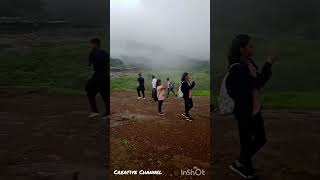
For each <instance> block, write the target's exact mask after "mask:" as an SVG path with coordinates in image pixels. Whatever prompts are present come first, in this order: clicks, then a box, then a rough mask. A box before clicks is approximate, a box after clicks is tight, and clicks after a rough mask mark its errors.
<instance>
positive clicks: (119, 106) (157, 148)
mask: <svg viewBox="0 0 320 180" xmlns="http://www.w3.org/2000/svg"><path fill="white" fill-rule="evenodd" d="M150 96H151V95H150ZM193 100H194V108H193V110H192V116H193V118H194V121H193V122H188V121H186V120H185V119H184V118H183V117H182V116H181V113H182V112H183V109H184V104H183V100H182V99H181V98H177V97H169V98H168V99H166V100H165V102H164V105H163V111H164V112H165V113H166V114H165V116H159V115H158V113H157V103H155V102H153V101H152V99H151V97H147V99H146V100H142V99H141V100H138V99H137V95H136V94H135V93H131V92H115V93H113V94H112V95H111V131H110V133H111V170H115V169H118V170H141V169H142V170H161V171H162V173H163V175H162V176H161V177H160V176H158V177H156V176H142V177H137V176H128V177H120V176H117V177H116V179H190V178H191V177H188V176H181V175H180V174H181V172H180V171H181V169H186V168H187V169H192V168H194V167H198V168H201V169H205V171H207V172H208V171H209V162H210V121H209V98H208V97H194V98H193ZM207 174H208V173H207ZM113 177H115V176H113ZM193 179H209V176H203V177H193Z"/></svg>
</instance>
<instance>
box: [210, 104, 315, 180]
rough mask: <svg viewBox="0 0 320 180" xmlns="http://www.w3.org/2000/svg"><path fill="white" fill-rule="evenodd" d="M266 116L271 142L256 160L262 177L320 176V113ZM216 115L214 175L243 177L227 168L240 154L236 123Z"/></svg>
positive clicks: (295, 179) (298, 179)
mask: <svg viewBox="0 0 320 180" xmlns="http://www.w3.org/2000/svg"><path fill="white" fill-rule="evenodd" d="M263 116H264V120H265V127H266V133H267V139H268V142H267V144H266V145H265V146H264V147H263V149H262V150H261V151H260V152H258V154H257V155H256V157H255V160H254V165H255V168H256V169H257V174H258V175H259V176H260V179H261V180H302V179H305V180H318V179H320V171H319V168H320V112H314V111H294V110H290V111H287V110H265V111H264V113H263ZM213 117H214V121H213V129H212V131H213V132H214V133H213V135H214V136H213V143H214V148H213V158H214V162H213V172H214V176H213V177H214V178H215V179H223V180H240V178H239V177H238V176H237V175H235V174H233V173H232V172H231V171H230V170H229V169H228V165H229V164H231V163H232V162H234V160H235V159H236V158H238V156H239V138H238V130H237V122H236V120H235V119H234V118H233V117H230V116H221V115H219V114H216V113H214V114H213Z"/></svg>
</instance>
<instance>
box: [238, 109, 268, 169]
mask: <svg viewBox="0 0 320 180" xmlns="http://www.w3.org/2000/svg"><path fill="white" fill-rule="evenodd" d="M246 114H247V113H246ZM235 116H236V119H237V120H238V128H239V137H240V159H239V161H240V162H241V163H242V164H244V165H245V166H247V168H249V169H253V165H252V157H253V156H254V155H255V154H256V153H257V152H258V151H259V150H260V149H261V148H262V147H263V145H264V144H265V143H266V142H267V138H266V134H265V128H264V121H263V118H262V115H261V112H259V113H257V114H256V115H254V116H253V115H251V113H250V114H247V115H244V114H242V113H235Z"/></svg>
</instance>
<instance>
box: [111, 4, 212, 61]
mask: <svg viewBox="0 0 320 180" xmlns="http://www.w3.org/2000/svg"><path fill="white" fill-rule="evenodd" d="M110 3H111V4H110V6H111V8H110V9H111V11H110V16H111V17H110V31H111V33H110V38H111V41H110V43H111V44H110V45H111V56H112V57H118V58H121V57H128V58H129V59H130V58H131V57H132V58H134V59H135V60H136V61H139V59H144V60H148V61H152V62H153V63H155V64H158V63H162V64H166V63H169V62H173V61H183V60H185V59H189V60H190V59H193V60H208V61H209V51H210V0H201V1H199V0H174V1H172V0H111V2H110Z"/></svg>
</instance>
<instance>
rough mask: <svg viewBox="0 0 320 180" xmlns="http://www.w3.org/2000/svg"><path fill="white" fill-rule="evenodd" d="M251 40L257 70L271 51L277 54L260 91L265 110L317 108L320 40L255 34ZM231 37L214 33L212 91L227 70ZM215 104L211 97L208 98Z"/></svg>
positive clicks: (288, 35)
mask: <svg viewBox="0 0 320 180" xmlns="http://www.w3.org/2000/svg"><path fill="white" fill-rule="evenodd" d="M250 35H251V36H252V37H253V38H254V39H253V41H252V43H253V46H254V51H255V52H254V53H255V54H254V55H255V58H254V60H255V61H256V62H257V64H258V65H259V66H260V67H261V65H262V64H263V63H264V62H265V60H266V58H267V56H268V54H269V52H270V51H271V49H274V50H275V51H276V52H277V62H276V63H275V64H274V66H273V75H272V78H271V80H270V81H269V82H268V83H267V85H266V87H265V88H264V89H263V94H264V95H265V100H264V105H265V107H266V108H287V109H291V108H294V109H320V104H319V103H318V102H319V100H320V99H319V97H320V93H319V92H320V76H319V75H318V74H319V67H320V54H319V53H318V49H319V48H320V41H315V40H308V39H304V38H303V37H300V36H298V35H296V34H277V35H274V34H257V33H250ZM232 38H233V34H226V33H222V34H219V35H218V34H216V35H215V38H214V39H215V41H214V44H215V45H214V47H215V54H214V63H213V65H212V77H213V79H212V84H213V86H212V87H213V89H214V90H213V92H214V94H217V92H219V88H220V83H221V80H222V78H223V76H224V75H225V73H226V71H227V52H228V47H229V45H230V42H231V39H232ZM211 97H212V98H211V100H213V101H214V102H215V97H213V96H211Z"/></svg>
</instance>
